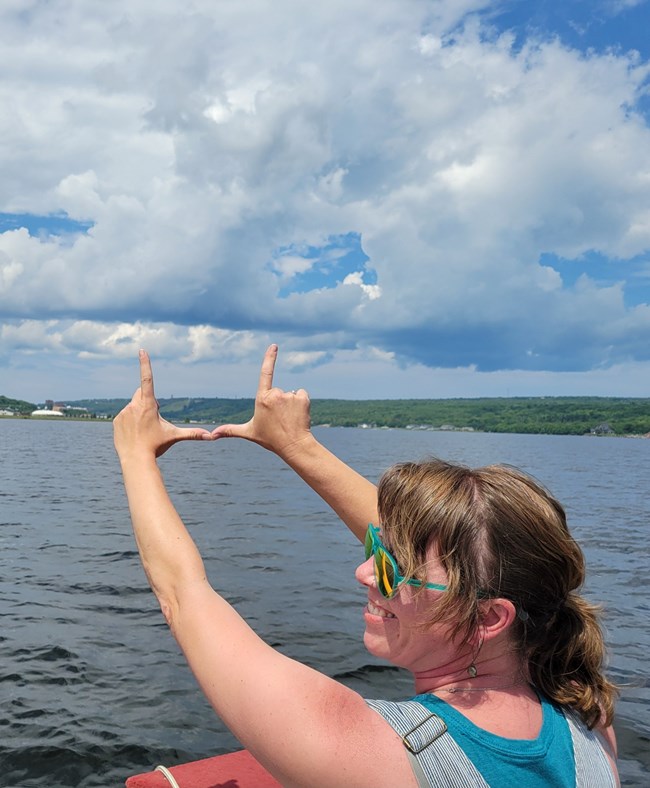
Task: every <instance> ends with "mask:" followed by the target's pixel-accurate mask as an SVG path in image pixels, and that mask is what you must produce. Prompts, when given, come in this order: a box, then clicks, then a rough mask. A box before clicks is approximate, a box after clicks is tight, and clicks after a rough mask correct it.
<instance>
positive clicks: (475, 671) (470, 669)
mask: <svg viewBox="0 0 650 788" xmlns="http://www.w3.org/2000/svg"><path fill="white" fill-rule="evenodd" d="M482 647H483V638H482V637H481V638H480V640H479V642H478V648H477V649H476V652H475V653H474V656H473V657H472V661H471V662H470V664H469V667H468V668H467V674H468V675H469V677H470V678H471V679H475V678H476V677H477V675H478V668H477V667H476V665H475V664H474V660H475V659H476V657H478V653H479V651H480V650H481V648H482Z"/></svg>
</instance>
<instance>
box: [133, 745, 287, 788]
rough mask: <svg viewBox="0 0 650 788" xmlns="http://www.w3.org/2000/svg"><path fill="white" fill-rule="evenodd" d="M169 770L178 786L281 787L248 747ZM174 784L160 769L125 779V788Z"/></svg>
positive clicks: (163, 787)
mask: <svg viewBox="0 0 650 788" xmlns="http://www.w3.org/2000/svg"><path fill="white" fill-rule="evenodd" d="M167 770H168V771H169V772H170V773H171V775H172V776H173V778H174V780H175V781H176V783H177V784H178V787H179V788H281V785H280V783H279V782H278V781H277V780H276V779H275V778H274V777H272V776H271V775H270V774H269V773H268V772H267V771H266V769H265V768H264V767H263V766H261V765H260V764H259V763H258V762H257V761H256V760H255V758H253V756H252V755H251V754H250V753H249V752H248V750H238V751H237V752H231V753H228V754H227V755H216V756H214V757H213V758H204V759H202V760H200V761H191V762H190V763H181V764H179V765H178V766H167ZM172 785H173V783H170V781H169V780H168V779H167V777H166V776H165V774H164V773H163V772H160V771H152V772H145V773H144V774H135V775H133V777H129V778H128V779H127V781H126V788H170V786H172Z"/></svg>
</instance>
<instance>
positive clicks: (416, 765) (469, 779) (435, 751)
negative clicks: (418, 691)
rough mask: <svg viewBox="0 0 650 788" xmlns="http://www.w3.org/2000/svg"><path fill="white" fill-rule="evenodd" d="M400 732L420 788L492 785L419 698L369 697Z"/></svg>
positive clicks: (485, 786)
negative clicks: (395, 699)
mask: <svg viewBox="0 0 650 788" xmlns="http://www.w3.org/2000/svg"><path fill="white" fill-rule="evenodd" d="M366 703H367V704H368V706H370V708H371V709H374V710H375V711H376V712H378V713H379V714H381V716H382V717H383V718H384V719H385V720H386V722H388V724H389V725H390V726H391V727H392V728H393V729H394V730H396V731H397V733H399V735H400V736H401V737H402V741H403V742H404V746H405V747H406V751H407V753H408V754H409V759H410V761H411V765H412V766H413V773H414V774H415V776H416V777H417V779H418V784H419V785H420V788H430V786H432V785H435V786H436V788H489V785H488V784H487V783H486V782H485V780H484V779H483V777H482V776H481V774H480V772H479V771H478V770H477V768H476V767H475V766H474V764H473V763H472V762H471V761H470V759H469V758H468V757H467V755H465V753H464V752H463V751H462V750H461V748H460V747H459V746H458V744H456V741H455V740H454V738H453V737H452V736H450V735H446V736H445V735H444V734H445V733H446V732H447V725H446V724H445V721H444V720H443V719H441V718H440V717H438V715H437V714H433V713H432V712H431V711H429V709H427V708H425V707H424V706H423V705H422V704H421V703H418V702H417V701H411V700H409V701H404V702H400V703H393V702H391V701H386V700H366Z"/></svg>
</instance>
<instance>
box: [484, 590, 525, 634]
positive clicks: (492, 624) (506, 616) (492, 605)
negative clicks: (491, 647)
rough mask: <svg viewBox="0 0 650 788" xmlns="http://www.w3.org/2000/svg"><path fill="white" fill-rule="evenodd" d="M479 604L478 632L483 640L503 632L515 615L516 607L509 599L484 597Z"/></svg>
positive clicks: (512, 621)
mask: <svg viewBox="0 0 650 788" xmlns="http://www.w3.org/2000/svg"><path fill="white" fill-rule="evenodd" d="M480 606H481V618H480V621H479V625H478V634H479V635H480V637H481V638H482V640H483V641H487V640H492V639H493V638H495V637H498V636H499V635H503V634H505V633H506V632H507V631H508V629H509V628H510V627H511V626H512V624H513V623H514V620H515V619H516V617H517V609H516V608H515V606H514V604H513V603H512V602H511V601H510V600H509V599H501V598H497V599H484V600H482V601H481V602H480Z"/></svg>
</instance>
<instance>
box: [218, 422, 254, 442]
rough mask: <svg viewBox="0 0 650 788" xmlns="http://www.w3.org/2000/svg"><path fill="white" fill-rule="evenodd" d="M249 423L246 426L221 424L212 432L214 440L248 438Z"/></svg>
mask: <svg viewBox="0 0 650 788" xmlns="http://www.w3.org/2000/svg"><path fill="white" fill-rule="evenodd" d="M250 425H251V422H250V421H247V422H246V424H221V425H219V426H218V427H216V428H215V429H214V430H212V437H213V439H214V440H217V439H218V438H248V437H249V433H250Z"/></svg>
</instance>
